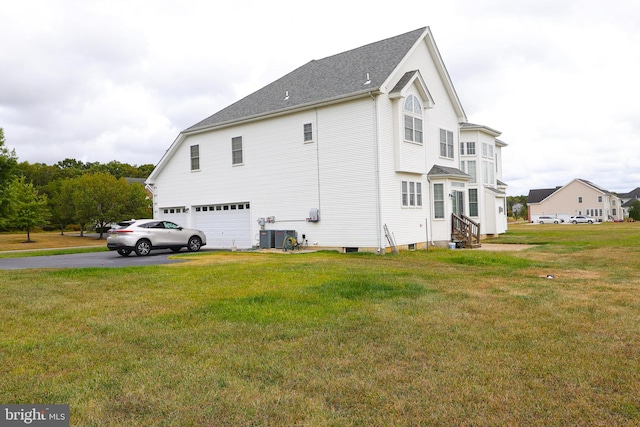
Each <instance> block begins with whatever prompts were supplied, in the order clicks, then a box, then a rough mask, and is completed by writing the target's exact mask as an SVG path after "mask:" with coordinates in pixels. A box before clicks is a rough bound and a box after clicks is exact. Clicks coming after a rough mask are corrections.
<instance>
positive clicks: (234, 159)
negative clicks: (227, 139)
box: [231, 136, 242, 165]
mask: <svg viewBox="0 0 640 427" xmlns="http://www.w3.org/2000/svg"><path fill="white" fill-rule="evenodd" d="M231 164H232V165H241V164H242V137H241V136H236V137H234V138H231Z"/></svg>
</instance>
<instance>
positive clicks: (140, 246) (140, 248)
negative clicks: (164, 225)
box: [135, 239, 151, 256]
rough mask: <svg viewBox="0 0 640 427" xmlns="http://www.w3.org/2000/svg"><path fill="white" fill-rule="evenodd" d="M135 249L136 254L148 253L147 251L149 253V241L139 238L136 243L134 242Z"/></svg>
mask: <svg viewBox="0 0 640 427" xmlns="http://www.w3.org/2000/svg"><path fill="white" fill-rule="evenodd" d="M135 251H136V255H138V256H146V255H149V253H151V242H150V241H148V240H146V239H142V240H139V241H138V243H136V248H135Z"/></svg>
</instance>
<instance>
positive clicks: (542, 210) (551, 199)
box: [527, 179, 624, 222]
mask: <svg viewBox="0 0 640 427" xmlns="http://www.w3.org/2000/svg"><path fill="white" fill-rule="evenodd" d="M527 205H528V207H529V221H531V222H538V218H539V217H540V216H541V215H548V216H554V217H558V218H560V219H564V220H565V221H568V220H569V217H571V216H575V215H585V216H590V217H593V218H595V219H596V220H597V221H600V222H602V221H622V220H623V219H624V213H623V211H622V200H620V198H619V197H618V196H616V195H615V194H614V193H612V192H610V191H607V190H605V189H603V188H601V187H598V186H597V185H596V184H594V183H592V182H590V181H587V180H585V179H574V180H573V181H571V182H570V183H568V184H567V185H565V186H562V187H556V188H548V189H537V190H530V191H529V196H528V197H527Z"/></svg>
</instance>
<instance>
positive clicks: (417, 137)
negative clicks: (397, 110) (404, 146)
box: [404, 95, 422, 144]
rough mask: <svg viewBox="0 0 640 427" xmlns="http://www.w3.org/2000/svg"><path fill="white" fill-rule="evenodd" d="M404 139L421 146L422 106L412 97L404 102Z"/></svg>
mask: <svg viewBox="0 0 640 427" xmlns="http://www.w3.org/2000/svg"><path fill="white" fill-rule="evenodd" d="M404 139H405V141H411V142H418V143H420V144H422V105H421V104H420V101H418V98H416V97H415V96H414V95H409V96H408V97H407V99H406V100H405V101H404Z"/></svg>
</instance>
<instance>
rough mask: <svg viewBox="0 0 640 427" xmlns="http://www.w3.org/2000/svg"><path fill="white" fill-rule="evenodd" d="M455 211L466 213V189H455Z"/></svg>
mask: <svg viewBox="0 0 640 427" xmlns="http://www.w3.org/2000/svg"><path fill="white" fill-rule="evenodd" d="M452 194H453V199H452V200H453V207H452V208H453V213H454V214H456V215H464V191H456V190H454V191H453V193H452Z"/></svg>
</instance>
